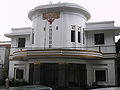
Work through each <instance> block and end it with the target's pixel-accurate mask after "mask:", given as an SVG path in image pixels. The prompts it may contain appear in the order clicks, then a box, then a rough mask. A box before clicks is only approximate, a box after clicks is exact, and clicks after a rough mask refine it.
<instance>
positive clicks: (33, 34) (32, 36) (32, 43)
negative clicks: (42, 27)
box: [32, 33, 34, 44]
mask: <svg viewBox="0 0 120 90" xmlns="http://www.w3.org/2000/svg"><path fill="white" fill-rule="evenodd" d="M32 44H34V33H33V34H32Z"/></svg>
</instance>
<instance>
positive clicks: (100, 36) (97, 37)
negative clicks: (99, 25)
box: [94, 33, 105, 45]
mask: <svg viewBox="0 0 120 90" xmlns="http://www.w3.org/2000/svg"><path fill="white" fill-rule="evenodd" d="M101 40H102V41H101ZM94 44H95V45H103V44H105V35H104V33H96V34H94Z"/></svg>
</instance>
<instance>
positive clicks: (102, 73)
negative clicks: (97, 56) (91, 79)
mask: <svg viewBox="0 0 120 90" xmlns="http://www.w3.org/2000/svg"><path fill="white" fill-rule="evenodd" d="M95 79H96V81H104V82H105V81H106V80H107V78H106V70H96V71H95Z"/></svg>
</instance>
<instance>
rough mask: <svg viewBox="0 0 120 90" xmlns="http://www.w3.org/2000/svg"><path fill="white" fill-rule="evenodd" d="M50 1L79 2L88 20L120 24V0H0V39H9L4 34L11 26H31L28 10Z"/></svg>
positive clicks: (8, 31)
mask: <svg viewBox="0 0 120 90" xmlns="http://www.w3.org/2000/svg"><path fill="white" fill-rule="evenodd" d="M50 1H51V2H52V3H53V4H55V3H58V2H59V1H60V2H61V3H62V2H71V3H76V4H79V5H81V6H82V7H84V8H86V9H87V10H88V11H89V12H90V14H91V19H90V20H89V22H95V21H111V20H112V21H115V26H120V10H119V9H120V0H0V31H1V32H0V41H6V40H10V39H8V38H6V37H5V36H4V34H5V33H10V32H11V28H20V27H31V21H30V20H29V19H28V12H29V11H30V10H31V9H33V8H34V7H36V6H39V5H44V4H49V3H50Z"/></svg>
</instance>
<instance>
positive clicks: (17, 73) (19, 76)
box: [16, 69, 24, 79]
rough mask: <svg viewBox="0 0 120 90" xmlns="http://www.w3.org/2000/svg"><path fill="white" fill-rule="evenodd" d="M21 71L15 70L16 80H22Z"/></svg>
mask: <svg viewBox="0 0 120 90" xmlns="http://www.w3.org/2000/svg"><path fill="white" fill-rule="evenodd" d="M23 73H24V71H23V70H20V69H16V79H23Z"/></svg>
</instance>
